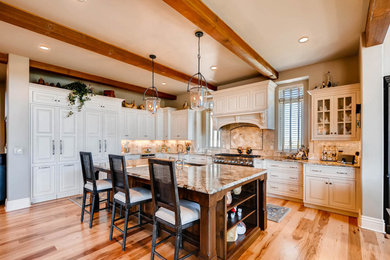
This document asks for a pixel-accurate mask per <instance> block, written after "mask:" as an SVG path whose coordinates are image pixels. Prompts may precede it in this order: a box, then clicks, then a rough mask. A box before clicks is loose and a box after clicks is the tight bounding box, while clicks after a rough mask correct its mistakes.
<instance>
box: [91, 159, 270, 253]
mask: <svg viewBox="0 0 390 260" xmlns="http://www.w3.org/2000/svg"><path fill="white" fill-rule="evenodd" d="M96 169H97V170H100V171H106V172H107V173H108V174H109V175H110V172H109V170H108V169H107V168H105V167H103V168H102V167H96ZM127 173H128V176H129V180H130V182H129V183H130V185H131V186H139V185H150V177H149V168H148V167H147V166H142V167H132V168H128V169H127ZM176 177H177V185H178V188H179V193H180V197H181V198H185V199H188V200H192V201H195V202H197V203H199V204H200V208H201V212H200V225H199V241H200V245H199V248H200V251H199V255H198V257H199V258H200V259H217V258H221V259H236V258H238V257H239V256H240V255H241V254H242V252H243V251H244V250H245V249H246V248H248V247H249V245H250V244H251V243H253V241H254V240H255V239H256V238H257V237H258V236H259V235H260V231H261V230H265V229H266V228H267V207H266V179H267V173H266V170H264V169H256V168H251V167H243V166H232V165H222V164H209V165H205V166H185V167H184V168H183V169H177V170H176ZM238 187H241V193H240V194H239V195H234V196H233V200H232V202H231V204H230V205H227V199H226V194H227V192H229V191H232V190H233V189H235V188H238ZM234 207H241V208H242V210H243V212H242V216H241V217H240V218H238V217H237V214H236V216H235V217H234V218H231V217H230V216H229V217H228V218H227V217H226V216H227V213H228V212H229V211H231V210H232V209H233V208H234ZM243 221H244V222H245V224H246V227H247V230H246V233H245V234H243V235H240V236H239V237H238V239H237V240H236V241H235V242H226V241H227V240H226V238H227V233H228V231H229V230H231V229H233V228H235V227H236V226H237V225H238V224H239V223H240V222H243Z"/></svg>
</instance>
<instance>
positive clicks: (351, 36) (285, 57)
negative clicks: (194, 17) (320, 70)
mask: <svg viewBox="0 0 390 260" xmlns="http://www.w3.org/2000/svg"><path fill="white" fill-rule="evenodd" d="M203 2H204V3H205V4H206V5H207V6H208V7H209V8H210V9H211V10H213V11H214V12H215V13H216V14H217V15H218V16H219V17H220V18H221V19H222V20H223V21H224V22H225V23H227V24H228V25H229V26H230V27H231V28H232V29H233V30H234V31H235V32H236V33H237V34H238V35H240V36H241V37H242V38H243V39H244V40H245V41H246V42H247V43H248V44H249V45H250V46H251V47H252V48H254V49H255V50H256V51H257V52H258V53H259V54H260V55H262V57H263V58H264V59H265V60H266V61H268V62H269V63H270V64H271V65H272V66H274V68H275V69H276V70H278V71H283V70H287V69H291V68H296V67H301V66H304V65H308V64H313V63H317V62H322V61H326V60H332V59H336V58H341V57H346V56H350V55H354V54H357V52H358V49H359V37H360V34H361V32H362V31H364V25H365V19H366V16H367V9H368V8H367V6H368V0H271V1H270V0H243V1H237V0H203ZM302 36H308V37H309V41H308V42H306V43H305V44H301V43H298V39H299V38H301V37H302Z"/></svg>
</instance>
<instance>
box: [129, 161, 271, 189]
mask: <svg viewBox="0 0 390 260" xmlns="http://www.w3.org/2000/svg"><path fill="white" fill-rule="evenodd" d="M266 172H267V171H266V170H265V169H256V168H251V167H243V166H233V165H225V164H209V165H206V166H189V167H187V166H186V167H184V169H182V170H179V169H176V177H177V186H178V187H179V188H185V189H189V190H194V191H197V192H201V193H206V194H214V193H217V192H219V191H222V190H225V189H229V188H231V187H233V186H235V185H237V184H240V183H243V182H245V181H247V180H251V179H254V178H256V177H258V176H261V175H263V174H265V173H266ZM127 173H128V175H130V176H134V177H139V178H142V179H145V180H150V177H149V167H148V166H143V167H133V168H127Z"/></svg>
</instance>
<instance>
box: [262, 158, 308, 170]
mask: <svg viewBox="0 0 390 260" xmlns="http://www.w3.org/2000/svg"><path fill="white" fill-rule="evenodd" d="M265 166H266V168H267V169H289V170H297V171H299V170H302V164H301V163H297V162H282V161H272V160H266V161H265Z"/></svg>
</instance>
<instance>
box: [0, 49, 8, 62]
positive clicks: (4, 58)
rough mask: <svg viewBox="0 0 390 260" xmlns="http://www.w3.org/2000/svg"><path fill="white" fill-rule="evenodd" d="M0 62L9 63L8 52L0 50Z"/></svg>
mask: <svg viewBox="0 0 390 260" xmlns="http://www.w3.org/2000/svg"><path fill="white" fill-rule="evenodd" d="M0 63H3V64H7V63H8V54H6V53H1V52H0Z"/></svg>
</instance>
